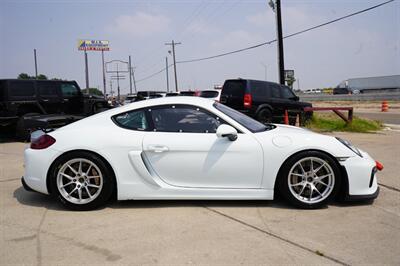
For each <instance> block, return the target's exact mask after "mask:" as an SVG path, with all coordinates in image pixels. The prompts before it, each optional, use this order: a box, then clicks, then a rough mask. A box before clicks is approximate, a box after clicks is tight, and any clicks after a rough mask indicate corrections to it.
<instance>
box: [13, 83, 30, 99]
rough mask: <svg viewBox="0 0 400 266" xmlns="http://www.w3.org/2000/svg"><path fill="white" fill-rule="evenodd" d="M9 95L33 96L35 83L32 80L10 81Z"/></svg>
mask: <svg viewBox="0 0 400 266" xmlns="http://www.w3.org/2000/svg"><path fill="white" fill-rule="evenodd" d="M9 94H10V96H14V97H33V96H35V85H34V82H33V81H11V82H10V90H9Z"/></svg>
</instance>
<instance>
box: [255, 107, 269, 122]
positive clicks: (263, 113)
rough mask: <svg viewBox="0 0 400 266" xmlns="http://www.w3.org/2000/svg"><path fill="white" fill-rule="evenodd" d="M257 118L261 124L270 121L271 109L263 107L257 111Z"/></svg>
mask: <svg viewBox="0 0 400 266" xmlns="http://www.w3.org/2000/svg"><path fill="white" fill-rule="evenodd" d="M256 118H257V120H258V121H259V122H261V123H263V124H269V123H272V111H271V109H269V108H264V109H261V110H260V111H258V113H257V116H256Z"/></svg>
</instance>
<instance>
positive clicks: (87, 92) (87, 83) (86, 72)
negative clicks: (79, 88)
mask: <svg viewBox="0 0 400 266" xmlns="http://www.w3.org/2000/svg"><path fill="white" fill-rule="evenodd" d="M85 78H86V94H89V64H88V56H87V52H86V50H85Z"/></svg>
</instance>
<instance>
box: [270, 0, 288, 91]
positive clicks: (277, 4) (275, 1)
mask: <svg viewBox="0 0 400 266" xmlns="http://www.w3.org/2000/svg"><path fill="white" fill-rule="evenodd" d="M269 5H270V7H271V8H272V9H273V10H274V12H275V18H276V41H277V48H278V73H279V83H280V84H283V85H285V61H284V58H283V35H282V16H281V0H270V1H269Z"/></svg>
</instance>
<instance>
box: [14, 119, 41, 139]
mask: <svg viewBox="0 0 400 266" xmlns="http://www.w3.org/2000/svg"><path fill="white" fill-rule="evenodd" d="M35 115H40V114H39V113H27V114H24V115H23V116H21V117H20V118H19V119H18V122H17V126H16V128H15V136H16V138H17V139H18V140H19V141H23V142H25V141H30V136H31V134H30V131H29V130H28V129H27V128H26V127H25V118H26V117H29V116H35Z"/></svg>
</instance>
